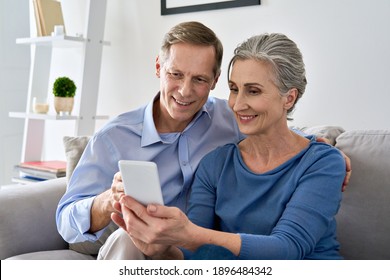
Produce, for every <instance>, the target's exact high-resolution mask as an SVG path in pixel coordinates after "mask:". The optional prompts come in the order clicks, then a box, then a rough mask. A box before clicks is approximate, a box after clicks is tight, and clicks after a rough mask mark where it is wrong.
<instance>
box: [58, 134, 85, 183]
mask: <svg viewBox="0 0 390 280" xmlns="http://www.w3.org/2000/svg"><path fill="white" fill-rule="evenodd" d="M89 139H90V137H89V136H64V138H63V143H64V148H65V155H66V164H67V166H66V179H67V180H68V182H69V179H70V177H71V176H72V173H73V170H74V169H75V167H76V165H77V163H78V162H79V160H80V157H81V155H82V154H83V152H84V150H85V147H86V146H87V144H88V141H89Z"/></svg>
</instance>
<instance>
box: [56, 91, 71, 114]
mask: <svg viewBox="0 0 390 280" xmlns="http://www.w3.org/2000/svg"><path fill="white" fill-rule="evenodd" d="M73 104H74V97H58V96H55V97H54V108H55V110H56V112H57V115H70V114H71V113H72V110H73Z"/></svg>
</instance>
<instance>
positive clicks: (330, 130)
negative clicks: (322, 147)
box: [300, 125, 345, 146]
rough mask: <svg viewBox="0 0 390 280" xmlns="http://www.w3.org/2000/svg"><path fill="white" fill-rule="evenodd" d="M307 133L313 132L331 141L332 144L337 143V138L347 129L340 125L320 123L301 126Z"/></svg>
mask: <svg viewBox="0 0 390 280" xmlns="http://www.w3.org/2000/svg"><path fill="white" fill-rule="evenodd" d="M300 130H301V131H303V132H304V133H306V134H309V135H310V134H313V135H315V136H317V137H324V138H326V139H328V140H329V141H330V144H331V145H333V146H334V145H335V143H336V138H337V137H338V136H339V135H340V134H341V133H343V132H344V131H345V130H344V129H343V128H342V127H340V126H332V125H319V126H309V127H303V128H300Z"/></svg>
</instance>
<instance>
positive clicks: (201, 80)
mask: <svg viewBox="0 0 390 280" xmlns="http://www.w3.org/2000/svg"><path fill="white" fill-rule="evenodd" d="M195 82H197V83H207V80H206V79H204V78H196V79H195Z"/></svg>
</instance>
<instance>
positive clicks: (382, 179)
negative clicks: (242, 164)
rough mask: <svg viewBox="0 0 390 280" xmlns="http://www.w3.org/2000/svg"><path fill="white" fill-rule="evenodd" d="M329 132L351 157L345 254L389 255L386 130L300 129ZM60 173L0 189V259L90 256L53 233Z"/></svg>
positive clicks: (342, 216) (341, 218) (342, 230)
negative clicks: (46, 178)
mask: <svg viewBox="0 0 390 280" xmlns="http://www.w3.org/2000/svg"><path fill="white" fill-rule="evenodd" d="M305 131H306V132H307V133H315V134H317V135H320V136H326V137H328V138H330V139H331V140H332V141H333V143H334V144H335V145H336V147H338V148H339V149H341V150H342V151H344V152H345V154H347V155H348V156H349V157H350V158H351V161H352V169H353V172H352V177H351V181H350V184H349V187H348V189H347V191H346V192H344V193H343V201H342V205H341V208H340V211H339V214H338V216H337V221H338V239H339V241H340V243H341V253H342V255H343V256H344V257H345V259H367V260H376V259H390V130H366V131H347V132H343V130H342V129H340V128H337V127H336V128H335V127H315V128H308V129H306V130H305ZM65 189H66V179H65V178H61V179H54V180H49V181H45V182H40V183H34V184H29V185H22V186H8V187H3V188H2V189H0V259H7V258H10V259H80V260H81V259H87V260H88V259H93V258H94V257H93V256H90V255H86V254H81V253H77V252H75V251H73V250H69V245H68V244H67V243H66V242H64V241H63V239H62V238H61V236H60V235H59V234H58V233H57V230H56V225H55V218H54V214H55V209H56V206H57V203H58V201H59V199H60V197H61V196H62V194H63V193H64V191H65Z"/></svg>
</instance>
